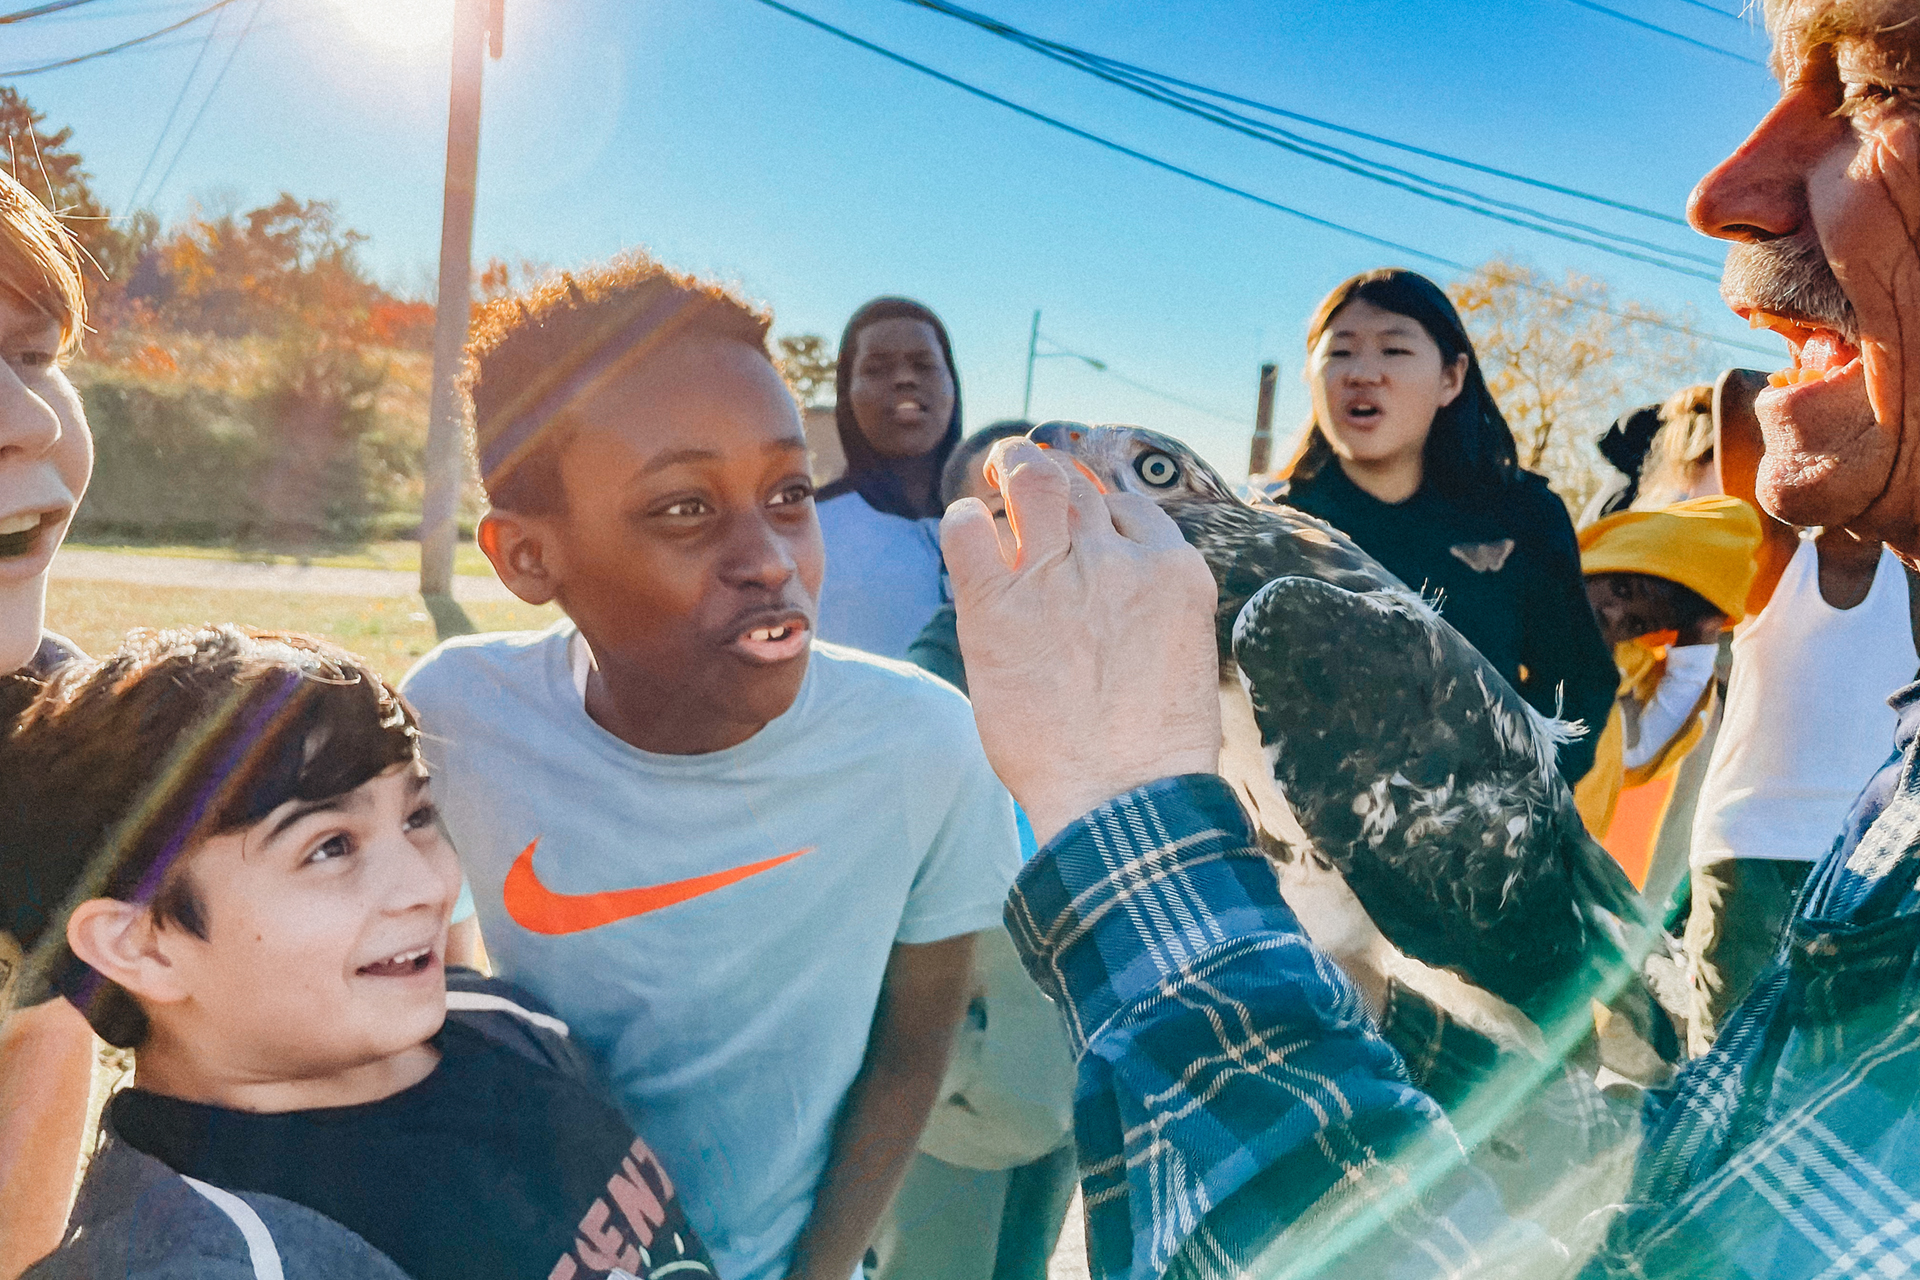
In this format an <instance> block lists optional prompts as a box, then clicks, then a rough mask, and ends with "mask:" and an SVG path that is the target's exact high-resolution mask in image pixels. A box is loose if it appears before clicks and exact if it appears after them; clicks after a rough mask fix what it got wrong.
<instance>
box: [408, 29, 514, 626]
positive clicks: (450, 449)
mask: <svg viewBox="0 0 1920 1280" xmlns="http://www.w3.org/2000/svg"><path fill="white" fill-rule="evenodd" d="M504 5H505V0H456V3H455V7H454V17H453V87H452V90H451V92H450V93H449V94H448V98H447V179H446V191H445V195H444V198H443V200H442V203H441V212H440V289H439V296H438V298H437V299H436V300H435V303H434V318H433V383H432V392H431V395H430V397H429V400H428V406H427V457H426V473H427V474H426V493H425V495H424V496H423V498H422V501H421V510H420V594H421V595H423V596H427V597H433V596H449V597H450V596H451V595H452V593H453V544H454V539H455V537H456V535H457V533H458V522H457V514H458V510H459V505H460V474H461V470H462V467H461V460H462V459H461V448H460V444H461V441H460V426H461V412H460V394H459V378H460V362H461V359H462V358H463V355H464V352H465V350H466V345H467V309H468V307H469V306H470V305H471V302H472V279H473V201H474V188H475V186H476V184H477V181H478V174H479V165H480V79H481V72H482V68H483V67H484V64H485V58H486V54H487V52H488V46H489V45H491V46H492V48H491V52H492V54H493V56H494V57H496V58H497V57H499V56H500V30H501V21H502V9H503V8H504Z"/></svg>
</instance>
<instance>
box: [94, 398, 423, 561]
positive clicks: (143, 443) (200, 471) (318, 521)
mask: <svg viewBox="0 0 1920 1280" xmlns="http://www.w3.org/2000/svg"><path fill="white" fill-rule="evenodd" d="M80 392H81V398H82V400H83V401H84V403H85V405H86V410H87V422H88V424H89V425H90V426H91V427H92V429H93V440H94V451H95V461H94V470H93V483H92V485H91V487H90V488H89V489H88V491H87V496H86V500H85V501H84V502H83V503H82V504H81V507H80V512H79V515H78V518H77V520H76V522H75V523H76V527H77V528H78V530H79V531H80V532H81V533H83V534H85V535H88V536H107V535H118V536H133V537H141V538H169V539H181V540H202V539H217V540H234V539H245V538H248V537H285V536H288V535H292V536H296V537H303V538H309V539H317V540H329V541H350V540H355V539H358V538H361V537H364V536H366V534H367V533H368V532H369V531H370V530H371V529H372V528H373V526H375V525H376V524H378V525H391V524H392V522H393V517H394V515H395V513H396V512H398V511H400V510H401V509H402V503H403V502H404V495H403V494H402V493H401V492H400V489H401V488H402V486H403V484H404V479H405V477H404V475H402V474H400V471H401V470H403V469H404V468H406V462H407V460H396V459H393V458H391V457H389V456H388V455H389V454H390V453H391V452H392V442H391V440H390V439H388V438H387V433H379V432H375V431H373V430H372V428H373V427H374V425H375V424H374V423H373V421H372V417H373V415H372V414H371V413H369V412H368V411H366V410H359V409H347V408H339V407H328V406H315V405H302V404H300V403H298V402H297V401H295V400H293V399H292V398H291V397H290V396H289V395H288V394H287V393H285V392H281V393H277V394H268V395H262V396H257V397H241V396H235V395H230V394H224V393H221V392H217V391H209V390H206V389H203V388H198V387H191V386H180V385H175V384H160V385H155V384H150V383H147V382H145V381H142V380H139V379H137V378H131V377H119V376H114V375H111V374H105V375H95V376H91V377H86V378H85V379H84V381H82V383H81V386H80ZM396 461H398V463H399V465H398V466H396ZM413 465H414V466H415V467H417V460H415V461H414V463H413Z"/></svg>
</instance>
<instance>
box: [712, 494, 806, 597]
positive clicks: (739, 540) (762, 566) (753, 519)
mask: <svg viewBox="0 0 1920 1280" xmlns="http://www.w3.org/2000/svg"><path fill="white" fill-rule="evenodd" d="M798 571H799V566H798V565H797V564H796V563H795V562H794V558H793V549H792V548H791V547H790V546H788V545H787V539H786V537H785V536H784V535H783V534H782V533H781V531H780V530H778V529H776V528H774V527H773V522H772V521H770V520H768V519H767V518H766V516H765V515H763V514H760V513H757V512H756V513H754V514H751V515H744V516H741V517H739V518H737V519H736V520H735V521H734V522H733V527H732V528H731V529H730V530H729V537H728V539H727V548H726V558H725V560H723V561H722V563H721V567H720V572H721V577H722V580H723V581H725V582H726V583H727V584H728V585H730V586H736V587H746V586H757V587H764V588H767V589H769V590H777V589H778V588H780V587H784V586H785V585H786V584H787V583H788V582H789V581H790V580H791V579H792V578H793V576H794V574H795V573H797V572H798Z"/></svg>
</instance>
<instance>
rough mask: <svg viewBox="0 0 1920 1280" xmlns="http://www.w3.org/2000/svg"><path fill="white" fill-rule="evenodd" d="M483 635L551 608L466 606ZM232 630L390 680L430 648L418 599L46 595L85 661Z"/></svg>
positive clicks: (58, 624)
mask: <svg viewBox="0 0 1920 1280" xmlns="http://www.w3.org/2000/svg"><path fill="white" fill-rule="evenodd" d="M463 607H464V608H465V609H466V612H467V616H468V617H470V618H471V619H472V620H473V623H474V626H476V627H477V628H479V629H480V630H482V631H521V630H527V629H531V628H537V627H544V626H547V625H548V624H549V623H551V622H553V621H554V620H555V619H556V618H558V617H559V616H560V614H559V611H558V610H556V609H553V608H536V607H534V606H532V605H525V604H520V603H519V602H517V601H516V602H513V603H495V602H491V601H488V602H469V603H467V604H466V605H464V606H463ZM209 622H237V623H243V624H245V625H247V626H251V627H261V628H264V629H268V630H274V631H304V632H308V633H310V634H312V635H316V636H321V637H324V638H325V639H328V640H331V641H333V642H334V643H335V644H338V645H340V646H342V647H343V648H346V649H350V650H352V651H353V652H355V653H357V654H359V655H361V656H362V657H364V658H366V659H367V660H368V661H369V662H370V663H372V664H373V666H374V668H375V669H376V670H378V671H379V672H380V673H381V674H382V675H384V676H386V677H387V678H388V679H390V680H398V679H399V678H400V677H401V676H403V675H405V674H406V672H407V668H408V667H411V666H412V665H413V664H414V662H415V660H417V659H418V658H419V657H420V655H422V654H424V653H425V652H426V651H427V650H429V649H431V648H432V647H433V646H434V631H433V620H432V619H431V618H430V617H428V615H427V612H426V609H425V607H424V606H423V605H422V604H421V602H420V601H419V600H418V599H417V598H416V599H411V600H406V599H380V598H376V597H360V596H321V595H311V596H310V595H301V594H296V593H294V592H287V591H234V590H223V589H214V588H209V589H181V588H177V587H156V586H150V585H146V584H141V583H130V582H81V581H68V580H63V579H60V578H55V579H54V580H53V581H52V582H51V583H50V584H49V585H48V589H47V625H48V626H49V627H51V628H52V629H53V630H55V631H58V632H60V633H61V634H62V635H64V636H67V637H68V638H70V639H71V640H72V641H73V642H74V643H75V644H78V645H79V646H80V647H81V648H83V649H85V650H86V651H87V652H88V653H96V654H97V653H104V652H106V651H107V650H109V649H111V648H113V647H114V645H115V644H117V643H118V642H119V640H120V637H121V636H123V635H125V634H126V633H127V632H128V631H129V630H131V629H132V628H134V627H185V626H198V625H201V624H204V623H209Z"/></svg>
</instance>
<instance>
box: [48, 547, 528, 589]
mask: <svg viewBox="0 0 1920 1280" xmlns="http://www.w3.org/2000/svg"><path fill="white" fill-rule="evenodd" d="M53 576H54V577H56V578H65V579H70V580H74V581H81V582H136V583H142V584H145V585H147V586H154V587H201V588H210V589H215V590H233V591H291V592H295V593H298V594H302V595H316V596H386V597H392V598H399V599H404V598H406V597H409V596H418V595H419V594H420V579H419V576H418V575H416V574H412V573H403V572H401V571H399V570H397V569H329V568H322V567H320V566H318V565H301V564H251V563H248V562H246V561H241V560H197V559H188V558H185V557H173V556H141V555H125V554H122V553H120V552H116V551H89V550H86V549H85V548H82V547H67V548H64V549H63V550H62V551H61V552H60V554H59V555H57V556H55V557H54V560H53ZM453 598H454V599H455V600H459V601H463V602H479V601H490V600H512V599H513V598H514V596H513V593H512V592H510V591H508V590H507V589H506V588H505V587H504V586H502V585H500V581H499V579H497V578H491V577H488V578H476V577H472V576H469V575H466V574H455V575H454V577H453Z"/></svg>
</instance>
